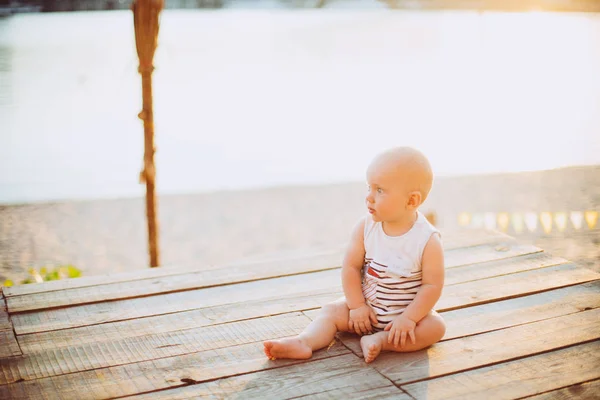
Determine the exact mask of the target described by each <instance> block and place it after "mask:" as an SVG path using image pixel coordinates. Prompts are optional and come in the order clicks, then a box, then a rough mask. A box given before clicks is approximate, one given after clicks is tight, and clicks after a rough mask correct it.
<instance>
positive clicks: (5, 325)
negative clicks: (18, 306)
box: [0, 287, 22, 358]
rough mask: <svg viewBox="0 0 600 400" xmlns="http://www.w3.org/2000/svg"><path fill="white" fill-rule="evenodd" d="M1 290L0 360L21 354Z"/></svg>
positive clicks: (0, 290)
mask: <svg viewBox="0 0 600 400" xmlns="http://www.w3.org/2000/svg"><path fill="white" fill-rule="evenodd" d="M2 289H3V288H2V287H0V358H3V357H12V356H20V355H21V354H22V353H21V348H20V347H19V343H18V342H17V339H16V338H15V332H14V330H13V325H12V323H11V321H10V317H9V315H8V311H7V310H6V299H5V298H4V294H3V290H2Z"/></svg>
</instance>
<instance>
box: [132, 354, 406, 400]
mask: <svg viewBox="0 0 600 400" xmlns="http://www.w3.org/2000/svg"><path fill="white" fill-rule="evenodd" d="M308 382H309V383H308ZM343 388H347V389H346V391H347V392H348V393H352V390H351V389H350V388H356V389H357V390H360V391H363V392H368V391H369V390H374V389H380V388H389V390H390V391H392V390H394V386H393V385H392V384H391V383H390V382H389V381H388V380H387V379H385V378H384V377H382V376H381V375H379V374H378V373H377V372H376V371H374V370H373V369H372V368H369V367H368V366H366V365H365V364H364V362H363V361H361V360H359V359H358V358H357V357H356V356H354V355H351V354H348V355H342V356H339V357H330V358H327V359H325V360H320V361H314V362H307V363H304V364H300V365H292V366H288V367H284V368H277V369H271V370H267V371H261V372H255V373H251V374H245V375H239V376H233V377H230V378H226V379H220V380H217V381H211V382H205V383H201V384H198V385H191V386H187V387H182V388H178V389H172V390H168V391H159V392H153V393H147V394H142V395H138V396H133V398H135V399H168V400H174V399H187V398H192V397H193V398H203V399H205V398H206V399H222V398H232V397H236V398H241V399H247V398H264V397H265V396H268V397H269V398H272V399H288V398H296V397H304V396H311V395H320V394H322V395H325V394H326V393H327V392H328V391H332V392H335V391H337V390H340V389H343ZM395 390H396V393H397V396H396V398H397V399H399V400H408V399H410V397H408V396H407V395H406V394H404V393H403V392H402V391H401V390H400V389H397V388H396V389H395ZM352 398H360V396H358V395H356V396H352Z"/></svg>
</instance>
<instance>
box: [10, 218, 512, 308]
mask: <svg viewBox="0 0 600 400" xmlns="http://www.w3.org/2000/svg"><path fill="white" fill-rule="evenodd" d="M442 235H443V236H444V239H443V246H444V249H445V250H451V249H456V248H460V247H470V246H478V245H482V244H493V243H496V244H500V243H513V242H514V241H515V240H514V238H512V237H510V236H508V235H505V234H503V233H501V232H497V231H491V230H484V229H461V230H456V231H450V232H443V233H442ZM344 248H345V245H343V244H340V245H338V246H333V247H332V248H321V249H302V250H295V251H293V252H286V253H284V254H278V255H273V254H272V253H269V254H268V255H261V256H256V257H253V258H252V259H249V258H248V259H243V260H240V261H236V262H233V263H228V264H226V265H217V266H214V265H194V266H179V267H176V266H165V267H161V268H146V269H142V270H136V271H128V272H121V273H113V274H106V275H95V276H85V277H80V278H75V279H62V280H57V281H50V282H43V283H39V284H38V283H34V284H28V285H17V286H11V287H8V288H5V290H4V295H5V296H6V297H12V296H18V295H25V294H33V293H42V292H50V291H56V290H64V289H74V288H82V287H89V286H98V285H105V284H109V283H122V282H132V281H137V280H144V279H156V278H162V277H167V276H176V275H184V274H189V273H190V272H197V271H201V270H213V269H228V268H230V267H231V266H241V265H248V264H264V263H269V262H270V263H273V262H279V263H283V262H288V261H289V262H302V261H303V260H304V261H308V262H309V261H310V260H312V259H315V258H316V259H318V258H320V257H323V256H331V255H332V254H340V257H341V254H342V252H343V249H344ZM340 259H341V258H340ZM250 268H252V267H251V266H250Z"/></svg>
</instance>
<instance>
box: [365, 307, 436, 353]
mask: <svg viewBox="0 0 600 400" xmlns="http://www.w3.org/2000/svg"><path fill="white" fill-rule="evenodd" d="M445 333H446V324H445V323H444V320H443V319H442V317H441V316H440V315H439V314H438V313H437V312H435V311H431V312H430V313H429V314H427V316H426V317H425V318H423V319H422V320H421V321H419V323H418V324H417V326H416V328H415V339H416V342H417V343H416V344H413V343H412V341H411V340H410V337H407V338H406V343H405V344H404V347H402V348H400V344H398V347H394V343H393V342H392V343H388V336H389V331H383V332H377V333H374V334H373V335H368V336H363V337H362V338H361V339H360V346H361V348H362V351H363V355H364V357H365V361H366V362H371V361H373V360H375V358H377V356H378V355H379V353H381V350H387V351H398V352H409V351H417V350H421V349H424V348H426V347H429V346H431V345H432V344H434V343H437V342H439V341H440V339H441V338H442V337H443V336H444V334H445Z"/></svg>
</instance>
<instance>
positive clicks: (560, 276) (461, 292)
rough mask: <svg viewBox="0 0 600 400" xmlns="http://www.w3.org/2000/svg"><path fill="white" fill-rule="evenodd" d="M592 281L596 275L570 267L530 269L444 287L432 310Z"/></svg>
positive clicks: (465, 305)
mask: <svg viewBox="0 0 600 400" xmlns="http://www.w3.org/2000/svg"><path fill="white" fill-rule="evenodd" d="M596 279H600V274H599V273H597V272H594V271H591V270H589V269H586V268H581V267H578V266H576V265H574V264H562V265H557V266H553V267H547V268H540V269H534V270H531V271H525V272H520V273H516V274H510V275H503V276H497V277H494V278H489V279H481V280H478V281H471V282H466V283H461V284H458V285H451V286H448V287H445V288H444V291H443V293H442V297H441V298H440V300H439V301H438V302H437V304H436V306H435V309H436V310H438V311H448V310H453V309H458V308H464V307H470V306H473V305H477V304H485V303H489V302H492V301H498V300H503V299H510V298H513V297H519V296H525V295H527V294H533V293H538V292H542V291H546V290H550V289H556V288H560V287H565V286H571V285H576V284H578V283H584V282H590V281H593V280H596Z"/></svg>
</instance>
